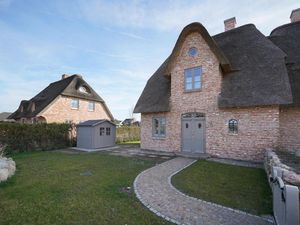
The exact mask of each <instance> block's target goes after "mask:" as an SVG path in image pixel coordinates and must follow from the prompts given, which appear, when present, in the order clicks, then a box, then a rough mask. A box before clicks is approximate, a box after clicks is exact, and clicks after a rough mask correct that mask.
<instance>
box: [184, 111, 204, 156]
mask: <svg viewBox="0 0 300 225" xmlns="http://www.w3.org/2000/svg"><path fill="white" fill-rule="evenodd" d="M204 129H205V118H204V117H195V116H194V115H192V116H191V117H183V118H182V151H184V152H191V153H204V146H205V141H204Z"/></svg>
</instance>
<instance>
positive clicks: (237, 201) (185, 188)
mask: <svg viewBox="0 0 300 225" xmlns="http://www.w3.org/2000/svg"><path fill="white" fill-rule="evenodd" d="M172 183H173V185H174V186H175V187H176V188H178V189H179V190H181V191H182V192H184V193H186V194H188V195H190V196H193V197H196V198H200V199H203V200H206V201H209V202H214V203H217V204H220V205H223V206H228V207H231V208H235V209H240V210H243V211H246V212H249V213H252V214H257V215H262V214H272V195H271V190H270V188H269V185H268V183H267V177H266V174H265V171H264V170H263V169H258V168H247V167H241V166H232V165H226V164H221V163H216V162H210V161H204V160H201V161H197V162H196V163H195V164H193V165H192V166H190V167H188V168H187V169H185V170H183V171H181V172H180V173H178V174H176V175H175V176H174V177H173V178H172Z"/></svg>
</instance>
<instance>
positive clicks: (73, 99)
mask: <svg viewBox="0 0 300 225" xmlns="http://www.w3.org/2000/svg"><path fill="white" fill-rule="evenodd" d="M75 101H76V102H77V107H74V105H73V103H74V102H75ZM71 108H72V109H79V99H76V98H72V100H71Z"/></svg>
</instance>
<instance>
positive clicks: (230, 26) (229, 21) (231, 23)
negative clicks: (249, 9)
mask: <svg viewBox="0 0 300 225" xmlns="http://www.w3.org/2000/svg"><path fill="white" fill-rule="evenodd" d="M235 25H236V20H235V17H232V18H229V19H227V20H224V27H225V31H228V30H231V29H234V28H235Z"/></svg>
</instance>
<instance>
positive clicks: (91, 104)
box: [88, 101, 95, 112]
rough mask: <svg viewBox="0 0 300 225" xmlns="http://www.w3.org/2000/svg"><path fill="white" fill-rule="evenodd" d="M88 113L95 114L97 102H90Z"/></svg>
mask: <svg viewBox="0 0 300 225" xmlns="http://www.w3.org/2000/svg"><path fill="white" fill-rule="evenodd" d="M90 106H92V109H91V108H90ZM88 111H89V112H94V111H95V102H92V101H90V102H88Z"/></svg>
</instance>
